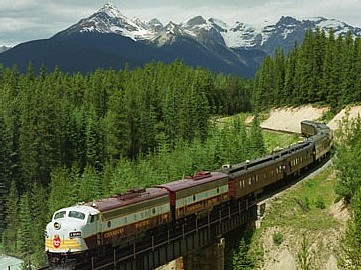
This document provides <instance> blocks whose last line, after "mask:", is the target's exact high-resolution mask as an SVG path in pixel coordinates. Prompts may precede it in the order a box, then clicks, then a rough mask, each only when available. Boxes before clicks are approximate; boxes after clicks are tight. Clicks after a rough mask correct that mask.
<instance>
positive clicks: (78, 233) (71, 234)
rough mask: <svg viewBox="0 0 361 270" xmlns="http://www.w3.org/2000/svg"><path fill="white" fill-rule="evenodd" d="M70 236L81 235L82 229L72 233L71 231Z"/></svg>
mask: <svg viewBox="0 0 361 270" xmlns="http://www.w3.org/2000/svg"><path fill="white" fill-rule="evenodd" d="M69 237H70V238H76V237H81V231H76V232H70V233H69Z"/></svg>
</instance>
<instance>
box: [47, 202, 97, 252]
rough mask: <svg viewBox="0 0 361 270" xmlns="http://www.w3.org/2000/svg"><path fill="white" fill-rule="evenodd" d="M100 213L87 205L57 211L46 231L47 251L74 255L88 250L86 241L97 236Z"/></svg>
mask: <svg viewBox="0 0 361 270" xmlns="http://www.w3.org/2000/svg"><path fill="white" fill-rule="evenodd" d="M98 226H99V211H98V210H96V209H94V208H92V207H90V206H85V205H79V206H72V207H68V208H63V209H60V210H58V211H56V212H55V213H54V215H53V218H52V220H51V222H50V223H48V225H47V226H46V231H45V251H47V252H51V253H74V252H80V251H85V250H88V248H89V247H88V246H87V244H86V241H85V240H84V239H86V238H90V237H91V236H94V235H96V233H97V232H98V230H99V228H98Z"/></svg>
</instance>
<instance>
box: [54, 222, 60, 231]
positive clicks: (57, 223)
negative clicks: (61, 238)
mask: <svg viewBox="0 0 361 270" xmlns="http://www.w3.org/2000/svg"><path fill="white" fill-rule="evenodd" d="M60 227H61V225H60V223H59V222H55V223H54V228H55V230H59V229H60Z"/></svg>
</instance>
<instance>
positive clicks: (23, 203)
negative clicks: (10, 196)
mask: <svg viewBox="0 0 361 270" xmlns="http://www.w3.org/2000/svg"><path fill="white" fill-rule="evenodd" d="M17 230H18V238H17V242H18V251H19V252H20V254H21V255H23V256H24V257H27V256H29V255H31V254H32V253H33V252H34V246H33V245H31V244H29V243H33V240H34V239H33V227H32V214H31V207H30V200H29V195H28V193H24V194H23V195H21V198H20V204H19V227H18V228H17Z"/></svg>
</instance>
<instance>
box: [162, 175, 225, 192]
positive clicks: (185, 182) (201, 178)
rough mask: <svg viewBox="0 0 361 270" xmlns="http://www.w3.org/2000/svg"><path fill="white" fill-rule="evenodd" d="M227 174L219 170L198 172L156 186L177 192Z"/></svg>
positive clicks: (210, 181) (215, 179) (221, 177)
mask: <svg viewBox="0 0 361 270" xmlns="http://www.w3.org/2000/svg"><path fill="white" fill-rule="evenodd" d="M227 177H228V176H227V174H224V173H221V172H208V171H205V172H198V173H196V174H195V175H193V176H188V177H186V178H184V179H182V180H178V181H174V182H170V183H166V184H163V185H157V187H160V188H164V189H166V190H169V191H173V192H177V191H181V190H183V189H187V188H190V187H195V186H199V185H205V184H209V183H212V182H214V181H217V180H219V179H223V178H226V179H227Z"/></svg>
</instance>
